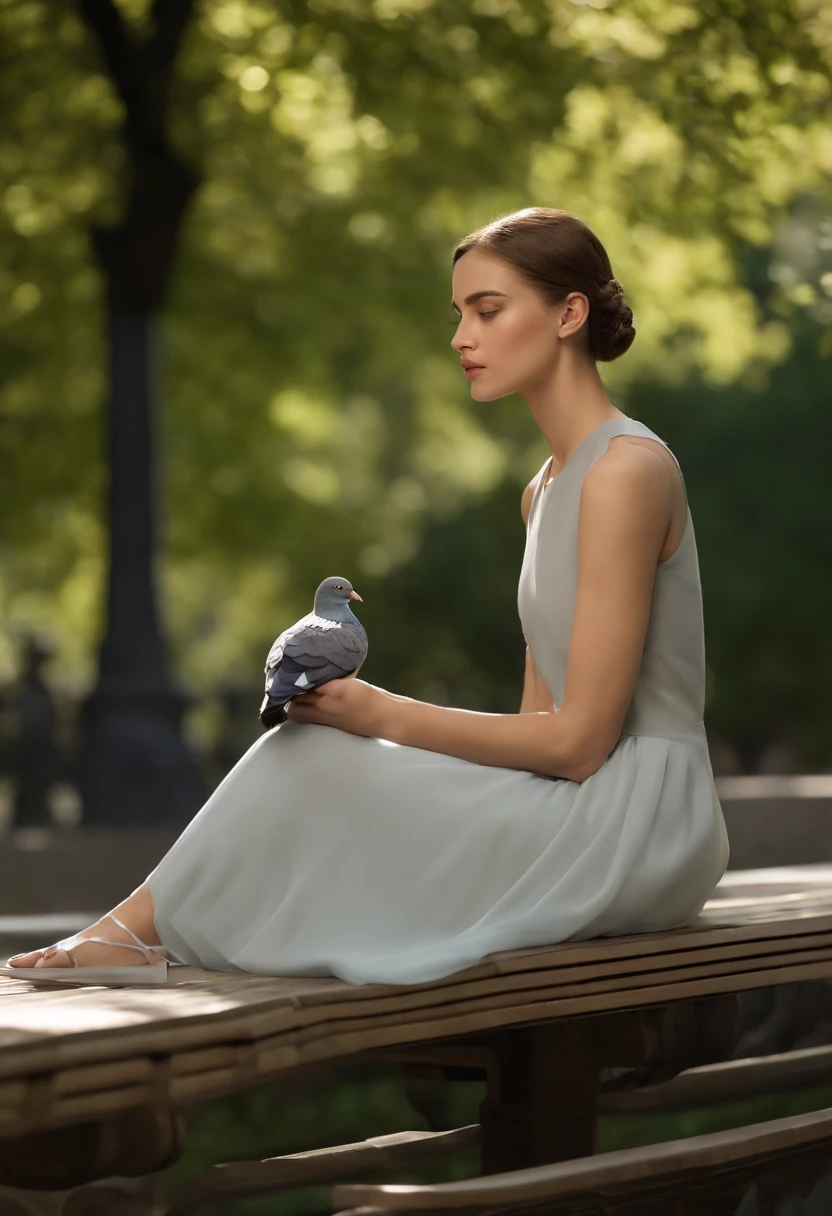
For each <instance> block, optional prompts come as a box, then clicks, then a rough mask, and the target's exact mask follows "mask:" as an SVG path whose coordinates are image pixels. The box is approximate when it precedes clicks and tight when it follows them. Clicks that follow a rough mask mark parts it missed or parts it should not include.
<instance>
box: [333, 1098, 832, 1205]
mask: <svg viewBox="0 0 832 1216" xmlns="http://www.w3.org/2000/svg"><path fill="white" fill-rule="evenodd" d="M830 1141H832V1110H830V1109H826V1110H821V1111H812V1112H811V1113H810V1114H806V1115H790V1116H788V1117H787V1118H784V1119H772V1120H771V1121H770V1122H767V1123H753V1124H749V1125H747V1126H745V1127H738V1128H732V1129H731V1130H729V1131H724V1132H712V1133H709V1134H706V1135H701V1136H690V1137H688V1138H686V1139H683V1140H669V1141H665V1142H663V1143H661V1144H650V1145H646V1146H644V1147H640V1148H634V1149H619V1150H617V1151H614V1152H609V1153H597V1154H594V1155H593V1156H591V1157H582V1158H578V1159H576V1160H574V1161H566V1162H559V1163H557V1164H554V1165H540V1166H532V1167H530V1168H528V1169H523V1170H512V1171H510V1172H508V1173H504V1174H490V1175H487V1176H485V1177H481V1178H465V1179H461V1180H460V1181H458V1182H445V1183H437V1184H435V1185H422V1186H416V1185H373V1184H341V1185H339V1186H335V1187H333V1190H332V1207H333V1211H334V1212H336V1213H337V1212H340V1211H342V1210H343V1209H345V1208H346V1209H354V1208H356V1207H371V1208H373V1209H375V1210H378V1211H386V1212H389V1211H397V1212H400V1211H414V1210H418V1211H430V1210H431V1209H452V1210H464V1209H465V1208H480V1207H483V1206H485V1205H487V1206H489V1207H491V1206H498V1205H500V1206H509V1205H511V1206H512V1207H515V1206H519V1205H522V1204H529V1203H535V1202H539V1201H541V1200H545V1199H561V1198H566V1197H571V1196H575V1197H577V1196H580V1195H598V1194H600V1195H614V1194H616V1193H621V1192H622V1191H629V1190H634V1189H636V1188H638V1187H639V1186H641V1185H643V1184H645V1183H650V1184H651V1185H655V1184H656V1182H657V1181H658V1180H660V1179H671V1178H674V1177H679V1176H685V1175H689V1174H691V1173H694V1172H696V1173H702V1172H703V1171H708V1170H720V1169H725V1168H726V1167H730V1166H732V1165H736V1164H740V1163H747V1162H751V1161H761V1162H766V1163H768V1162H770V1161H771V1159H772V1158H773V1157H775V1156H784V1155H788V1154H789V1153H795V1152H798V1151H800V1150H802V1149H806V1148H809V1147H813V1146H821V1145H828V1146H829V1151H830V1153H832V1143H830Z"/></svg>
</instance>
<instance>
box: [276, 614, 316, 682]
mask: <svg viewBox="0 0 832 1216" xmlns="http://www.w3.org/2000/svg"><path fill="white" fill-rule="evenodd" d="M313 619H315V614H314V612H308V613H307V614H306V616H302V617H301V618H300V620H299V621H295V623H294V625H290V626H289V628H288V629H284V630H283V632H282V633H281V634H280V635H279V637H276V638H275V640H274V641H273V642H272V648H271V650H270V651H269V653H268V655H267V657H266V667H265V674H266V675H267V676H268V675H269V673H270V672H273V671H274V669H275V668H276V667H279V666H280V664H281V662H282V661H283V652H284V648H285V646H286V643H287V641H288V640H289V638H291V637H292V636H293V635H294V634H295V633H297V632H298V631H299V630H301V629H305V627H306V626H307V625H308V624H309V622H310V621H311V620H313Z"/></svg>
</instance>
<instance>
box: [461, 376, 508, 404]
mask: <svg viewBox="0 0 832 1216" xmlns="http://www.w3.org/2000/svg"><path fill="white" fill-rule="evenodd" d="M515 391H516V390H515V389H513V388H505V387H498V388H492V387H491V386H489V387H488V388H486V386H485V385H484V384H483V385H482V387H480V385H479V384H478V383H477V381H476V380H472V382H471V396H472V397H474V398H475V399H476V400H477V401H499V399H500V398H501V397H509V396H510V395H511V394H512V393H513V392H515Z"/></svg>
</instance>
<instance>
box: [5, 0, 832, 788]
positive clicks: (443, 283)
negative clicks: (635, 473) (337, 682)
mask: <svg viewBox="0 0 832 1216" xmlns="http://www.w3.org/2000/svg"><path fill="white" fill-rule="evenodd" d="M119 8H120V9H121V11H122V13H123V14H124V15H125V16H126V17H127V18H128V19H129V20H130V22H131V24H132V26H133V28H134V30H135V36H136V37H137V38H140V37H142V36H143V30H144V27H145V26H146V23H147V21H148V19H149V11H150V7H149V5H148V4H147V3H146V2H145V0H129V3H128V2H127V0H121V2H120V3H119ZM0 38H1V39H2V43H3V46H4V71H3V73H0V104H2V107H3V113H4V123H3V127H2V130H1V131H0V214H2V215H3V218H4V219H5V225H4V226H3V227H2V228H0V250H1V251H2V256H0V288H1V290H0V562H1V563H2V565H0V614H2V619H3V620H4V621H5V628H6V632H5V634H4V635H2V636H0V675H2V674H3V673H5V674H10V672H11V669H12V666H13V661H14V659H13V642H14V637H15V631H16V630H19V629H20V628H22V626H23V625H24V623H25V624H32V623H34V624H35V625H37V626H41V627H47V628H50V629H51V630H52V631H53V632H54V634H55V635H56V637H57V639H58V642H59V647H60V653H59V656H58V660H57V664H56V668H57V671H58V672H59V675H60V678H61V679H62V680H63V681H64V683H65V684H68V685H72V686H73V687H77V688H78V689H79V690H80V689H82V688H84V687H86V686H87V685H88V684H89V682H90V681H91V678H92V674H93V663H94V643H95V641H96V640H97V638H98V636H99V635H100V632H101V628H102V620H101V612H102V594H103V571H102V560H103V540H104V534H103V530H102V529H103V524H102V517H101V508H102V502H103V490H104V486H105V476H106V471H105V469H104V467H103V464H102V457H101V453H102V448H103V443H102V434H101V431H102V408H101V407H102V401H103V397H104V393H105V374H106V352H105V350H104V349H103V346H102V334H101V321H102V299H101V293H102V283H101V280H100V278H99V276H98V273H97V271H96V269H95V265H94V262H93V259H92V256H91V254H90V250H89V247H88V242H87V236H86V230H87V228H88V226H89V225H90V224H91V223H97V224H100V223H106V222H108V221H114V220H115V219H116V218H117V217H118V214H119V208H120V202H121V198H122V195H123V187H124V156H123V150H122V148H121V147H120V145H119V141H118V133H117V131H118V120H119V114H120V103H119V101H118V98H117V97H116V95H115V93H114V91H113V89H112V87H111V84H110V82H109V81H108V79H107V78H106V75H105V73H104V69H103V66H102V63H101V61H100V60H99V58H98V55H97V52H96V48H95V45H94V43H93V41H92V39H91V38H90V36H89V34H88V32H87V31H86V30H85V28H84V26H83V24H82V21H81V18H80V17H79V15H78V11H77V9H76V7H75V5H74V4H72V3H71V2H70V0H58V2H56V3H52V4H46V3H45V0H0ZM830 60H832V8H830V6H829V4H828V3H826V2H825V0H766V2H765V3H764V4H760V3H752V0H734V2H733V3H731V4H727V3H725V2H722V0H706V2H704V3H700V4H697V5H693V4H687V3H670V0H591V2H587V3H583V2H575V3H566V4H550V3H544V2H543V0H523V2H522V3H521V2H520V0H465V3H462V2H461V0H446V2H444V3H443V4H442V5H439V4H438V3H436V0H306V2H304V3H299V2H298V0H282V2H280V3H267V2H266V0H205V2H204V3H202V4H201V5H200V6H199V7H198V10H197V17H196V19H195V20H194V22H193V24H192V27H191V29H190V30H189V33H188V36H187V40H186V46H185V50H184V53H183V56H182V59H181V63H180V65H179V72H178V78H177V84H176V89H175V98H174V103H175V105H174V108H175V118H174V122H173V136H174V139H175V142H176V144H177V147H178V148H179V149H180V150H181V152H182V154H183V155H184V156H186V157H187V158H188V159H189V160H190V161H191V162H192V163H193V164H194V165H196V166H197V167H198V168H199V169H200V171H201V172H202V174H203V175H204V183H203V186H202V188H201V190H200V191H199V193H198V195H197V197H196V201H195V204H194V206H193V210H192V213H191V216H190V220H189V223H188V225H187V228H186V232H185V238H184V241H183V244H182V248H181V250H180V256H179V260H178V265H177V273H176V278H175V283H174V287H173V292H172V296H171V299H170V303H169V307H168V310H167V313H166V318H165V327H166V336H167V362H166V367H165V369H164V373H165V390H166V391H165V408H164V410H163V412H162V415H161V417H160V418H159V419H158V420H157V422H158V429H159V437H160V447H161V452H162V456H163V474H164V477H163V482H162V484H163V485H164V489H165V493H164V502H163V504H160V509H161V510H162V511H163V516H164V519H165V521H166V523H165V537H164V539H165V551H164V554H163V557H162V559H161V560H160V564H159V578H160V580H161V582H162V585H163V590H164V602H165V607H166V615H167V618H168V622H169V628H170V633H171V637H172V644H173V648H174V653H175V659H176V663H177V666H178V668H179V670H180V671H181V672H182V674H183V675H184V676H185V678H186V679H187V681H188V682H189V683H190V684H191V685H192V686H193V687H195V688H196V689H197V690H202V691H205V690H208V689H210V688H212V687H214V686H215V685H216V684H217V683H218V682H220V681H225V682H234V681H235V680H236V681H237V682H239V683H241V684H244V685H246V684H248V683H250V682H253V683H254V685H255V686H256V685H257V684H258V683H259V681H260V673H261V670H262V662H263V656H264V655H265V653H266V650H267V648H268V646H269V644H270V643H271V641H272V639H273V638H274V636H275V634H276V633H277V632H279V630H280V629H281V628H283V627H284V626H285V624H286V623H287V622H288V621H292V620H294V619H296V618H297V617H298V616H300V615H301V614H302V613H304V612H306V611H308V609H309V606H310V603H311V595H312V592H313V591H314V588H315V586H317V584H318V582H319V581H320V579H321V578H322V577H324V576H325V575H326V574H330V573H333V572H335V573H343V574H344V575H345V576H347V577H349V578H350V579H351V580H352V581H353V582H354V583H355V585H356V586H357V587H358V588H359V590H360V591H361V593H362V595H364V599H365V604H366V608H362V619H364V620H365V623H366V624H367V626H368V630H369V632H370V638H371V647H370V656H369V659H368V661H367V664H366V665H365V668H364V670H363V671H362V675H363V676H364V677H365V678H367V679H369V680H371V681H373V682H376V683H380V684H383V685H388V686H390V687H393V688H394V689H396V690H397V691H400V692H404V693H409V694H411V695H416V696H422V697H425V698H426V699H436V700H442V701H446V702H448V703H456V704H463V705H465V704H467V705H471V706H475V705H476V706H481V707H483V708H486V709H494V710H502V711H508V710H512V709H515V708H517V706H518V705H519V698H520V686H521V681H522V648H523V643H522V636H521V633H520V629H519V624H518V622H517V618H516V577H517V574H518V572H519V566H520V560H521V556H522V553H521V550H522V540H523V534H522V523H521V521H520V516H519V496H520V492H521V490H522V487H523V486H524V485H525V483H526V481H527V480H528V479H529V478H530V477H531V475H532V474H533V473H534V472H535V471H536V470H537V469H538V468H539V467H540V466H541V465H542V463H543V461H544V460H545V458H546V456H547V454H548V453H547V451H546V449H545V445H544V443H543V441H542V439H541V437H540V435H539V433H538V432H537V429H536V427H535V426H534V424H533V421H532V420H531V419H530V417H529V415H528V411H527V410H526V408H525V406H524V405H523V403H522V401H520V400H519V399H517V398H509V399H506V400H503V401H498V402H491V403H487V404H486V405H484V406H480V405H477V404H476V403H473V404H472V402H471V400H470V396H469V392H468V389H467V385H466V383H465V381H464V380H463V379H462V378H461V376H460V373H459V369H458V365H457V360H456V356H455V355H454V353H453V352H452V351H451V350H450V348H449V341H450V338H451V336H452V332H453V331H452V330H451V329H449V328H448V325H447V323H446V321H447V320H448V319H451V310H450V296H451V291H450V253H451V250H452V248H453V245H454V243H455V242H456V240H457V239H458V238H459V237H460V236H462V235H463V234H464V233H465V232H467V231H468V230H470V229H471V228H473V227H475V226H477V225H479V224H481V223H483V222H484V221H486V220H488V219H489V218H491V217H493V216H495V215H497V214H500V213H502V212H504V211H508V210H512V209H515V208H517V207H522V206H527V205H529V204H531V203H545V204H550V205H555V206H561V207H565V208H566V209H568V210H572V211H575V212H577V213H578V214H580V215H581V216H582V217H583V218H584V219H586V221H587V222H588V223H589V224H590V225H591V226H592V227H593V228H595V229H596V230H597V232H598V233H599V235H600V236H601V239H602V240H603V241H604V243H605V244H606V246H607V248H608V249H609V250H610V252H611V255H612V260H613V266H614V271H615V274H616V275H617V277H618V278H619V279H621V281H622V282H623V283H624V285H625V289H626V291H627V295H628V298H629V300H630V301H631V302H632V305H633V308H634V312H635V317H636V326H637V330H638V337H637V340H636V343H635V345H634V346H633V348H632V350H631V351H630V352H629V353H628V355H627V357H626V359H624V360H622V361H620V362H617V363H614V364H612V365H609V366H608V365H602V367H601V370H602V373H603V375H604V379H605V382H606V384H607V387H608V391H609V392H610V395H611V396H612V397H613V399H614V400H616V402H617V403H618V404H619V405H620V407H621V408H623V409H624V410H625V412H628V413H630V414H631V415H632V416H634V417H637V418H640V419H642V420H643V421H644V422H646V423H647V424H648V425H650V426H653V427H654V428H655V429H657V431H658V433H659V434H661V435H662V436H663V437H664V438H666V439H667V440H668V442H670V443H671V446H672V447H673V448H674V450H675V451H676V453H677V455H678V456H679V458H680V459H681V460H682V463H683V467H684V468H685V471H686V474H687V479H688V484H689V489H690V492H691V503H692V509H693V513H694V519H695V523H696V527H697V540H698V543H699V549H700V555H701V557H702V568H703V583H704V585H705V593H706V599H707V604H706V613H707V617H706V621H707V630H708V634H707V636H708V645H709V663H710V668H711V671H710V673H709V674H710V677H711V694H712V695H711V701H710V703H709V714H710V715H711V723H712V725H715V727H716V728H718V729H719V730H720V731H723V732H725V733H726V734H728V735H729V736H731V737H733V738H737V739H741V738H745V737H752V736H753V737H755V738H756V737H758V736H759V735H760V734H763V735H765V734H767V733H769V734H771V733H777V732H779V731H781V730H782V729H788V728H789V727H788V723H791V722H793V723H795V727H794V729H795V730H796V733H797V737H798V743H799V745H800V746H801V747H802V749H803V754H804V757H805V760H806V762H807V763H811V764H820V765H822V764H825V763H828V762H829V758H830V757H829V745H828V739H829V738H830V737H832V735H831V734H830V728H831V727H832V708H830V706H831V705H832V702H830V699H829V698H828V696H826V689H827V687H828V685H829V677H830V674H832V672H830V652H829V641H828V637H827V631H826V620H827V619H828V600H829V578H828V575H826V574H825V573H824V571H825V570H828V569H829V566H828V556H829V539H828V532H829V530H828V527H826V523H825V520H826V518H827V516H828V510H825V509H824V508H825V507H826V500H825V492H826V489H825V486H826V483H825V479H824V478H825V474H824V472H823V466H822V463H821V462H822V461H823V460H824V459H825V457H826V452H827V447H826V445H824V444H823V438H824V437H825V435H826V434H827V433H828V426H829V423H828V412H827V408H826V400H825V389H824V388H823V382H824V377H825V378H826V379H828V366H829V364H828V362H827V363H824V360H825V359H827V358H828V355H829V354H830V351H832V345H830V341H829V324H830V320H832V218H830V206H829V202H830V190H829V181H830V169H832V126H830V121H829V119H830V110H832V104H831V103H830V66H832V65H831V64H830ZM786 720H788V723H786ZM784 723H786V725H784Z"/></svg>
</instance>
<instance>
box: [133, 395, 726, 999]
mask: <svg viewBox="0 0 832 1216" xmlns="http://www.w3.org/2000/svg"><path fill="white" fill-rule="evenodd" d="M624 434H630V435H644V436H646V437H648V438H653V439H658V438H659V437H658V436H657V435H655V434H654V432H653V431H651V430H650V429H649V428H648V427H646V426H645V425H644V424H643V423H641V422H639V421H637V420H636V419H633V418H627V417H624V418H615V419H608V420H607V421H606V422H603V423H601V425H600V426H598V427H597V428H596V429H595V430H594V431H592V432H591V433H590V434H589V435H588V436H586V438H585V439H584V440H583V442H582V443H581V444H579V446H578V447H577V448H576V450H575V451H574V452H573V453H572V455H571V457H570V458H569V460H568V461H567V462H566V464H565V465H564V467H563V468H562V470H561V472H560V473H559V474H558V475H557V477H556V478H555V480H554V481H553V482H551V483H550V484H549V485H548V486H545V487H544V485H543V475H544V470H545V469H546V467H547V465H548V463H549V462H548V460H547V462H546V465H544V467H543V468H542V469H541V470H540V471H539V473H538V474H537V481H536V484H535V488H534V496H533V498H532V503H531V509H530V512H529V519H528V527H527V534H526V548H525V553H524V559H523V565H522V571H521V574H520V581H519V589H518V608H519V615H520V621H521V625H522V628H523V633H524V636H525V638H526V640H527V642H528V644H529V647H530V650H531V654H532V657H533V659H534V662H535V664H536V666H537V668H538V670H539V671H540V672H541V674H542V675H543V678H544V679H545V681H546V684H547V685H548V687H549V689H550V691H551V693H552V697H553V699H554V703H555V705H556V706H557V705H560V704H561V702H562V698H563V691H564V685H565V681H566V663H567V654H568V649H569V638H570V633H571V626H572V613H573V607H574V601H575V592H576V586H577V573H578V571H577V559H578V554H577V527H578V507H579V503H580V495H581V485H582V482H583V479H584V477H585V475H586V473H587V471H588V470H589V468H590V467H591V465H592V464H593V462H594V461H595V460H596V459H598V457H600V456H601V455H602V454H603V452H605V451H606V448H607V445H608V443H609V441H610V439H611V438H612V437H613V436H615V435H624ZM659 442H661V443H664V440H659ZM664 446H665V447H667V444H664ZM674 459H675V457H674ZM677 463H678V462H677ZM704 695H705V644H704V630H703V617H702V596H701V588H700V581H699V566H698V559H697V551H696V543H695V540H694V533H693V522H692V520H691V517H690V507H689V506H688V508H687V525H686V530H685V533H684V536H683V538H682V542H681V544H680V546H679V548H678V549H677V550H676V552H675V553H674V554H673V555H672V556H671V557H670V558H668V559H667V560H666V561H664V562H662V563H661V564H660V565H659V566H658V567H657V570H656V576H655V584H654V589H653V596H652V604H651V611H650V618H649V625H648V629H647V634H646V640H645V645H644V652H643V658H642V661H641V666H640V669H639V673H638V678H637V683H636V687H635V691H634V694H633V697H632V700H631V703H630V706H629V708H628V711H627V715H626V718H625V721H624V724H623V729H622V733H621V736H620V738H619V740H618V742H617V743H616V745H615V747H614V748H613V750H612V751H611V752H610V754H609V756H608V757H607V759H606V760H605V761H604V763H603V764H602V765H601V767H600V768H599V769H598V770H597V771H596V772H595V773H593V774H592V775H591V776H590V777H588V778H587V779H586V780H584V781H583V782H576V781H572V780H569V779H568V778H564V777H550V776H544V775H541V774H538V773H532V772H526V771H523V770H520V769H512V768H501V767H496V766H493V765H484V764H476V763H473V762H471V761H468V760H463V759H460V758H457V757H454V756H446V755H444V754H442V753H439V752H431V751H427V750H424V749H422V748H418V747H409V746H404V745H400V744H395V743H391V742H389V741H387V740H384V739H378V738H370V737H366V736H362V735H351V734H349V733H348V732H346V731H341V730H338V729H337V728H335V727H331V726H323V725H320V724H317V723H301V722H296V721H292V720H291V719H290V720H289V721H287V722H284V723H283V724H281V725H280V726H277V727H275V728H273V729H272V730H270V731H268V732H267V733H265V734H263V735H262V736H261V737H260V738H259V739H258V740H257V741H256V742H255V743H254V744H252V746H251V747H250V748H249V749H248V751H247V752H246V753H245V754H244V755H243V756H242V757H241V759H240V760H239V761H238V763H237V764H236V765H235V766H234V768H233V769H232V770H231V771H230V772H229V773H228V774H227V775H226V777H225V778H224V780H223V781H222V782H221V783H220V784H219V785H218V786H217V788H216V789H215V790H214V792H213V793H212V795H211V796H210V798H209V799H208V800H207V802H206V803H205V804H204V806H203V807H202V809H201V810H200V811H199V812H198V814H197V815H196V816H195V817H194V818H193V819H192V820H191V822H190V823H189V824H188V826H187V827H186V828H185V830H184V831H183V832H182V834H181V836H179V838H178V839H177V840H176V841H175V843H174V844H173V846H172V848H171V849H170V850H169V851H168V853H167V854H166V855H165V856H164V857H163V858H162V860H161V861H160V862H159V864H158V866H157V867H156V868H155V869H154V870H153V871H152V873H151V874H150V875H149V877H148V880H147V881H148V884H149V887H150V892H151V895H152V897H153V901H154V905H155V923H156V929H157V932H158V934H159V937H160V938H161V941H162V944H163V945H165V946H167V947H168V948H169V949H170V950H172V951H173V952H174V954H175V955H176V956H178V957H179V958H180V959H181V960H182V961H183V962H185V963H189V964H191V965H195V966H202V967H206V968H209V969H216V970H220V971H237V970H240V971H245V972H252V973H255V974H261V975H282V976H336V977H339V978H341V979H343V980H346V981H349V982H351V983H388V984H408V983H424V982H428V981H430V980H434V979H439V978H441V977H443V976H446V975H449V974H451V973H452V972H454V971H458V970H460V969H462V968H464V967H468V966H471V965H473V964H475V963H478V962H481V961H482V960H483V959H484V958H485V957H486V956H487V955H488V954H490V953H493V952H495V951H502V950H510V949H514V948H518V947H524V946H539V945H547V944H553V943H556V942H560V941H564V940H566V939H568V938H572V939H582V938H588V937H596V936H602V935H612V934H622V933H638V932H645V931H652V930H659V929H667V928H675V927H678V926H682V925H685V924H687V923H689V922H690V921H691V920H693V919H694V918H695V917H696V916H697V915H698V913H699V912H700V911H701V909H702V907H703V904H704V903H705V901H706V900H707V899H708V897H709V896H710V895H711V893H712V892H713V889H714V887H715V886H716V884H717V882H718V881H719V879H720V878H721V876H722V874H723V872H724V870H725V868H726V866H727V863H728V843H727V835H726V831H725V824H724V821H723V817H722V809H721V807H720V804H719V801H718V799H717V795H716V791H715V788H714V781H713V774H712V770H711V765H710V760H709V755H708V747H707V741H706V737H705V729H704V725H703V710H704Z"/></svg>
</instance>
